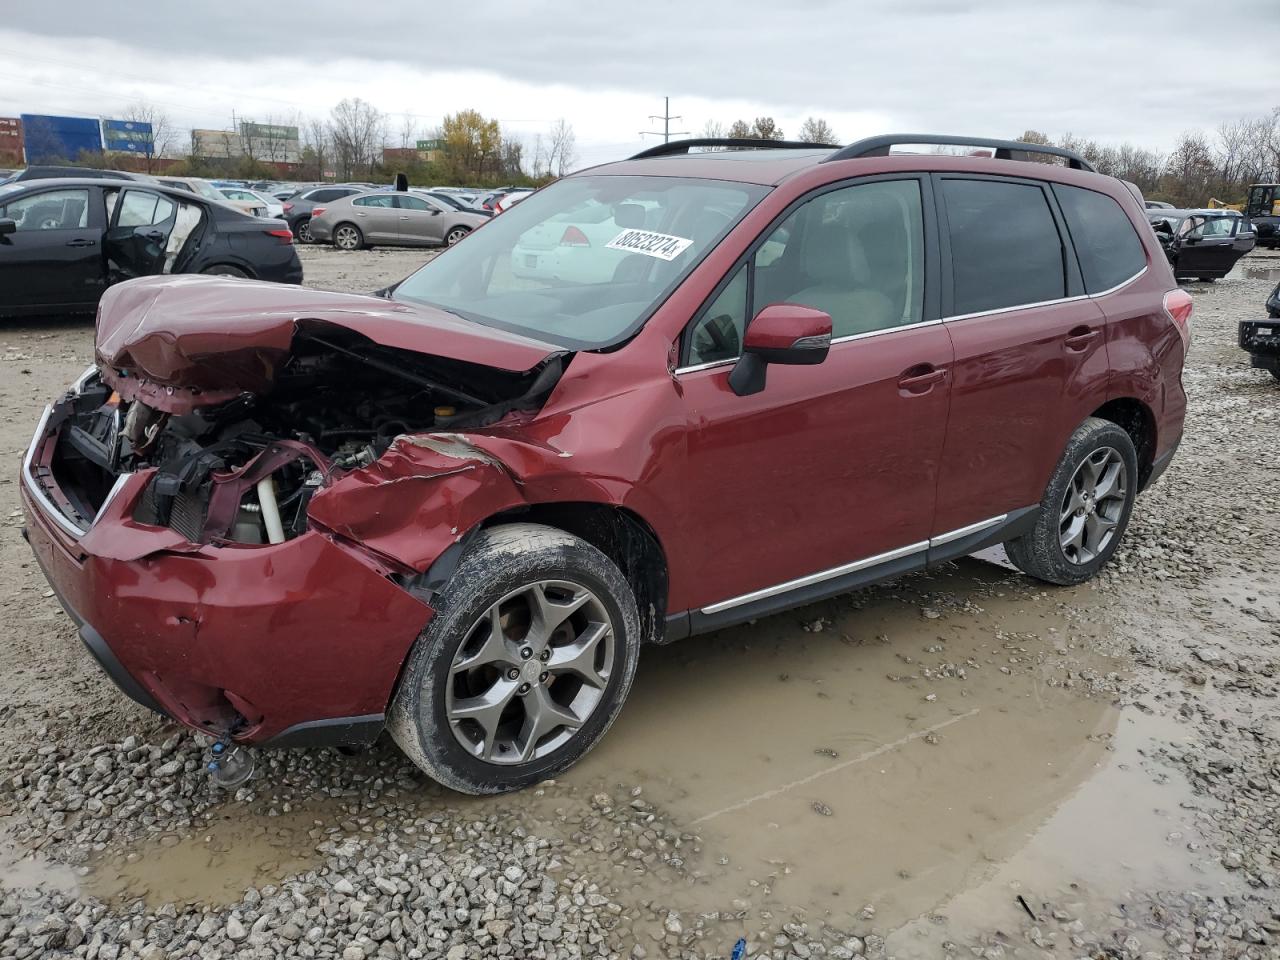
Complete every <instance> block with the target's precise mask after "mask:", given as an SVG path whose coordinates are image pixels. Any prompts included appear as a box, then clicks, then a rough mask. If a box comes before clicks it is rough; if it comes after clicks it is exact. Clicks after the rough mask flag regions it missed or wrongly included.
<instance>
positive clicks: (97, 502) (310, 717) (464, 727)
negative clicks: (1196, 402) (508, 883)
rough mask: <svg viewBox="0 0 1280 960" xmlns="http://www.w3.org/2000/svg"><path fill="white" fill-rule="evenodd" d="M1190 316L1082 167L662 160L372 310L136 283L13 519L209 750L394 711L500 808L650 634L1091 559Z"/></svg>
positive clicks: (447, 255) (91, 633)
mask: <svg viewBox="0 0 1280 960" xmlns="http://www.w3.org/2000/svg"><path fill="white" fill-rule="evenodd" d="M919 143H924V144H930V145H932V144H938V143H943V144H964V145H969V146H978V147H986V148H988V149H989V152H990V154H991V155H990V156H981V157H974V156H947V155H940V154H937V153H930V154H911V153H902V152H896V153H895V152H893V151H891V149H890V148H891V147H892V146H894V145H901V144H908V145H909V144H919ZM691 147H693V148H712V149H705V150H703V151H702V152H695V151H691V149H690V148H691ZM726 148H727V149H726ZM1030 158H1035V159H1040V160H1049V161H1054V160H1061V161H1065V164H1059V163H1057V162H1045V163H1033V162H1027V160H1028V159H1030ZM1190 314H1191V300H1190V297H1188V295H1187V294H1186V293H1184V292H1182V291H1180V290H1179V289H1178V286H1177V284H1176V283H1175V282H1174V278H1173V275H1172V274H1171V273H1170V271H1169V265H1168V263H1167V261H1166V259H1165V257H1164V254H1163V253H1162V251H1161V249H1160V245H1159V243H1158V242H1157V241H1156V238H1155V236H1154V234H1153V233H1152V232H1151V229H1150V227H1149V226H1148V225H1147V222H1146V217H1145V215H1144V212H1143V207H1142V203H1141V202H1140V198H1139V196H1138V195H1137V191H1136V189H1134V188H1131V187H1129V186H1127V185H1126V184H1124V183H1122V182H1120V181H1118V180H1115V179H1112V178H1110V177H1106V176H1101V175H1099V174H1097V173H1094V172H1092V171H1091V170H1090V168H1089V166H1088V164H1086V163H1085V162H1084V161H1083V160H1081V159H1080V158H1079V157H1078V156H1076V155H1074V154H1071V153H1069V152H1067V151H1063V150H1057V149H1054V148H1047V147H1037V146H1032V145H1029V144H1021V143H1010V142H1004V141H987V140H974V139H972V138H968V139H965V138H955V137H920V136H896V137H878V138H874V139H871V140H864V141H861V142H859V143H855V144H852V145H850V146H847V147H844V148H833V147H823V146H817V147H815V146H813V145H807V144H791V143H781V144H779V143H768V142H765V143H760V142H750V141H696V140H695V141H683V142H678V143H671V144H667V145H663V146H660V147H657V148H655V149H653V150H649V151H646V152H645V153H643V154H640V155H639V156H637V157H634V158H632V159H630V160H627V161H624V162H620V163H613V164H607V165H605V166H602V167H596V168H593V169H590V170H586V171H583V172H582V173H579V174H575V175H573V176H570V177H566V178H564V179H562V180H560V181H559V182H557V183H555V184H553V185H551V186H549V187H546V188H545V189H543V190H540V191H539V192H537V193H536V194H534V195H533V196H531V197H530V198H529V199H527V200H525V201H524V202H523V203H521V204H519V205H518V206H515V207H513V208H512V209H511V210H509V211H507V212H506V213H504V214H503V215H502V216H500V217H496V218H494V219H493V220H492V221H490V222H489V223H487V224H486V225H485V226H484V227H483V228H482V229H479V230H477V231H475V232H474V234H473V235H471V236H469V237H468V238H467V239H466V240H465V241H463V242H462V243H460V244H458V245H457V246H456V247H453V248H451V249H449V250H447V251H445V252H444V253H443V254H442V255H440V256H439V257H437V258H436V259H434V260H432V261H431V262H429V263H427V264H426V265H425V266H424V267H422V268H421V269H420V270H418V271H417V272H416V273H414V274H413V275H412V276H410V277H408V278H407V279H406V280H404V281H403V282H401V283H400V284H398V285H396V286H395V287H393V288H391V289H389V290H384V291H380V292H379V293H378V294H377V295H371V296H354V295H348V294H337V293H326V292H321V291H309V290H298V289H293V288H288V287H281V286H273V285H270V284H263V283H254V282H249V281H241V280H228V279H222V278H208V277H164V278H147V279H140V280H134V281H131V282H128V283H125V284H122V285H120V286H117V287H113V288H112V289H110V290H109V291H107V293H106V295H105V296H104V298H103V300H102V305H101V309H100V311H99V316H98V322H97V353H96V359H97V363H96V366H95V367H94V368H92V369H90V370H88V371H87V372H86V373H85V374H84V375H83V376H82V377H81V378H80V380H78V381H77V382H76V383H75V384H74V385H73V386H72V387H71V388H70V390H69V391H68V392H67V393H66V394H64V395H63V396H62V397H61V398H60V399H58V400H57V401H56V402H54V403H53V404H52V405H51V406H50V407H49V409H48V410H47V411H46V412H45V414H44V416H43V417H42V418H41V420H40V424H39V427H38V429H37V430H36V434H35V438H34V439H33V441H32V444H31V447H30V450H29V452H28V453H27V456H26V459H25V461H24V463H23V466H22V486H23V498H24V506H25V509H26V524H27V534H28V537H29V539H30V542H31V545H32V547H33V548H34V550H35V553H36V556H37V557H38V558H39V561H40V563H41V565H42V566H43V568H44V571H45V573H46V575H47V576H48V578H49V581H50V583H51V584H52V585H53V587H54V589H55V590H56V591H57V593H58V595H59V596H60V597H61V598H62V601H63V603H64V605H65V606H66V609H67V611H68V613H70V614H71V616H72V617H73V618H75V619H76V621H78V622H79V624H80V636H81V637H82V638H83V640H84V643H85V644H86V645H87V646H88V648H89V650H90V651H91V652H92V653H93V655H94V656H95V657H96V658H97V659H98V660H99V662H100V663H101V664H102V666H103V667H104V668H105V670H106V672H107V673H108V674H109V675H110V676H111V677H112V679H113V680H114V681H115V682H116V683H117V684H118V685H119V686H120V687H122V688H123V690H124V692H125V693H127V694H128V695H129V696H131V697H132V698H133V699H135V700H137V701H138V702H140V703H142V704H144V705H146V706H148V707H150V708H152V709H154V710H156V711H159V712H160V713H163V714H166V715H168V716H170V717H172V718H174V719H176V720H178V721H180V722H182V723H184V724H186V725H188V726H190V727H193V728H195V729H198V730H201V731H205V732H207V733H208V734H210V735H212V736H213V737H215V738H217V739H218V741H219V742H220V744H222V745H223V746H224V748H225V749H230V750H232V751H239V750H240V748H242V747H246V746H248V745H263V746H280V745H289V746H293V745H305V744H335V745H354V744H358V743H361V742H368V741H370V740H372V739H373V738H375V737H376V736H378V734H379V732H380V731H381V730H383V729H384V728H389V729H390V732H391V734H392V735H393V736H394V737H395V739H396V741H397V742H398V743H399V744H400V746H401V747H402V748H403V749H404V751H405V752H406V753H407V754H408V755H409V756H410V757H411V758H412V759H413V760H414V761H415V762H416V763H417V764H419V765H420V766H421V767H422V768H423V769H424V770H426V771H427V772H428V773H430V774H431V775H432V776H433V777H435V778H437V779H438V780H439V781H440V782H442V783H444V784H446V785H448V786H450V787H452V788H454V789H456V790H461V791H465V792H470V793H496V792H500V791H505V790H512V789H516V788H520V787H523V786H526V785H528V784H531V783H534V782H536V781H539V780H542V779H544V778H546V777H548V776H552V775H554V774H556V773H557V772H558V771H561V770H563V769H564V768H566V767H567V766H569V765H570V764H572V763H573V762H574V761H575V760H577V759H578V758H579V757H581V756H582V755H583V754H584V753H585V752H586V751H587V750H588V749H590V748H591V746H592V745H593V744H595V743H596V741H598V740H599V739H600V737H601V736H602V735H603V734H604V733H605V731H606V730H607V729H608V727H609V725H610V724H611V723H612V721H613V719H614V717H615V716H616V715H617V713H618V711H619V709H620V708H621V706H622V702H623V700H624V699H625V698H626V695H627V691H628V689H629V687H630V686H631V681H632V677H633V675H634V673H635V669H636V660H637V658H638V656H639V655H640V648H641V646H642V645H643V644H644V643H646V642H649V643H666V642H670V641H672V640H676V639H679V638H682V637H687V636H689V635H691V634H696V633H704V632H706V631H709V630H714V629H717V628H720V627H724V626H727V625H730V624H735V623H739V622H741V621H745V620H748V619H750V618H754V617H759V616H762V615H766V614H770V613H773V612H775V611H779V610H783V609H785V608H787V607H792V606H795V605H797V604H802V603H808V602H811V601H814V600H817V599H820V598H822V597H827V596H831V595H833V594H838V593H841V592H844V591H847V590H850V589H852V588H855V587H858V586H861V585H864V584H867V583H870V582H872V581H876V580H881V579H884V578H886V577H892V576H896V575H898V574H902V573H907V572H909V571H913V570H920V569H922V568H924V567H926V566H929V565H932V564H936V563H939V562H941V561H945V560H949V559H952V558H955V557H959V556H962V555H964V554H967V553H970V552H972V551H974V550H977V549H979V548H982V547H986V546H988V545H991V544H997V543H1003V544H1004V545H1005V548H1006V549H1007V551H1008V554H1009V556H1010V557H1011V558H1012V560H1013V562H1014V563H1016V564H1017V565H1018V566H1019V567H1020V568H1021V569H1022V570H1024V571H1026V572H1027V573H1028V574H1030V575H1032V576H1034V577H1038V578H1040V579H1042V580H1045V581H1048V582H1050V583H1057V584H1069V583H1077V582H1080V581H1082V580H1085V579H1087V578H1088V577H1090V576H1091V575H1093V574H1094V573H1095V572H1096V571H1097V570H1098V568H1099V567H1101V566H1102V565H1103V564H1104V563H1106V562H1107V560H1108V559H1109V558H1110V556H1111V555H1112V554H1113V553H1114V552H1115V550H1116V547H1117V544H1118V542H1119V540H1120V537H1121V536H1122V534H1123V532H1124V529H1125V524H1126V522H1127V520H1128V518H1129V513H1130V510H1131V509H1132V507H1133V503H1134V497H1135V496H1136V495H1137V494H1138V492H1139V491H1141V490H1142V489H1143V488H1144V487H1146V486H1147V485H1148V484H1150V483H1151V482H1152V481H1153V480H1154V479H1155V478H1156V477H1157V476H1158V475H1159V474H1160V473H1161V471H1163V470H1164V469H1165V468H1166V467H1167V466H1168V464H1169V461H1170V459H1171V458H1172V457H1173V454H1174V450H1175V449H1176V447H1177V445H1178V440H1179V437H1180V436H1181V432H1182V423H1183V414H1184V409H1185V404H1186V400H1185V395H1184V393H1183V388H1182V383H1181V371H1182V364H1183V358H1184V356H1185V353H1186V350H1187V347H1188V343H1189V338H1190V330H1189V320H1190Z"/></svg>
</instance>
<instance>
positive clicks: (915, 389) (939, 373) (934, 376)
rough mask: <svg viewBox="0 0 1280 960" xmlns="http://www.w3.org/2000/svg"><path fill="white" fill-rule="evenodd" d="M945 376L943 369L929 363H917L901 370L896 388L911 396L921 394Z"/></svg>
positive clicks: (945, 372)
mask: <svg viewBox="0 0 1280 960" xmlns="http://www.w3.org/2000/svg"><path fill="white" fill-rule="evenodd" d="M946 377H947V371H946V370H945V369H943V368H939V367H935V366H934V365H933V364H931V363H918V364H916V365H915V366H914V367H908V368H907V369H906V370H904V371H902V376H900V377H898V389H899V390H900V391H902V392H903V393H908V394H911V395H912V396H923V395H924V394H926V393H928V392H929V391H930V390H932V389H933V387H934V384H937V383H941V382H942V381H943V380H945V379H946Z"/></svg>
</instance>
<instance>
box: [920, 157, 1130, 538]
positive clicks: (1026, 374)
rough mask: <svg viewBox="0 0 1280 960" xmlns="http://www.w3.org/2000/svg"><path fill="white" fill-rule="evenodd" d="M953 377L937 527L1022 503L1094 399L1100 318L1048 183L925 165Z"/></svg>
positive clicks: (1036, 496) (1102, 358)
mask: <svg viewBox="0 0 1280 960" xmlns="http://www.w3.org/2000/svg"><path fill="white" fill-rule="evenodd" d="M934 183H935V190H936V194H937V197H938V216H939V221H940V223H941V224H942V229H941V238H942V243H943V250H942V265H943V272H944V275H945V279H944V282H943V311H944V314H945V317H946V319H945V321H944V326H945V327H946V329H947V331H948V332H949V333H950V335H951V342H952V343H953V344H954V346H955V364H954V375H955V379H954V383H953V384H952V388H951V409H950V414H949V416H948V420H947V437H946V444H945V447H944V450H943V455H942V467H941V471H940V475H939V481H938V508H937V520H936V523H935V529H936V530H937V531H938V532H939V534H945V533H946V532H949V531H955V530H959V529H962V528H964V527H968V526H970V525H974V524H980V523H986V522H988V521H993V525H994V521H995V520H996V519H997V518H1001V517H1003V515H1006V514H1011V513H1013V512H1014V511H1018V510H1020V509H1022V508H1027V507H1033V506H1035V505H1036V504H1038V503H1039V501H1040V498H1041V497H1042V496H1043V495H1044V490H1045V486H1046V485H1047V483H1048V479H1049V475H1050V473H1051V472H1052V470H1053V468H1054V466H1055V465H1056V464H1057V461H1058V459H1059V457H1061V455H1062V451H1063V449H1064V448H1065V446H1066V441H1067V438H1068V437H1069V436H1070V435H1071V433H1072V431H1073V430H1075V428H1076V427H1077V426H1078V425H1079V424H1080V422H1081V421H1083V420H1084V419H1085V417H1087V416H1089V414H1090V413H1092V412H1093V411H1094V410H1095V409H1097V408H1098V407H1100V406H1101V405H1102V404H1103V403H1104V402H1106V390H1107V376H1108V365H1107V353H1106V336H1105V333H1106V331H1105V325H1104V316H1103V314H1102V311H1101V310H1099V309H1098V307H1097V306H1096V305H1095V304H1094V302H1093V301H1092V300H1090V299H1089V298H1088V297H1087V296H1086V295H1085V292H1084V286H1083V282H1082V280H1081V278H1080V271H1079V267H1078V266H1077V265H1076V262H1075V258H1074V256H1073V255H1072V251H1071V247H1070V245H1069V241H1068V238H1067V233H1066V228H1065V225H1064V223H1063V221H1062V217H1061V214H1060V212H1059V210H1058V207H1057V203H1056V201H1055V200H1054V198H1053V195H1052V193H1051V191H1050V189H1049V186H1048V184H1045V183H1042V182H1040V181H1035V180H1020V179H1016V178H1006V177H977V176H973V175H967V176H964V175H951V174H935V175H934Z"/></svg>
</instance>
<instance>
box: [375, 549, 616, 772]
mask: <svg viewBox="0 0 1280 960" xmlns="http://www.w3.org/2000/svg"><path fill="white" fill-rule="evenodd" d="M430 603H431V606H432V607H433V608H434V610H435V614H434V616H432V617H431V619H430V620H429V621H428V622H427V625H426V628H425V629H424V630H423V631H422V634H421V635H420V636H419V637H418V641H417V643H416V644H414V647H413V649H412V650H411V651H410V653H409V657H408V660H407V661H406V663H405V668H404V672H403V675H402V676H401V678H400V685H399V687H398V688H397V689H396V693H395V696H394V697H393V699H392V702H391V709H390V711H389V713H388V717H387V728H388V730H389V731H390V732H391V735H392V736H393V737H394V738H395V740H396V743H398V744H399V745H400V748H401V749H402V750H404V752H405V753H406V754H407V755H408V757H409V759H411V760H412V761H413V762H414V763H416V764H417V765H418V766H419V767H421V768H422V769H423V770H424V771H426V772H427V773H428V774H430V775H431V776H432V777H433V778H435V779H436V780H437V781H439V782H440V783H442V784H444V785H445V786H447V787H450V788H452V789H454V790H458V791H460V792H462V793H472V794H486V793H505V792H507V791H510V790H519V789H520V788H522V787H526V786H529V785H531V784H534V783H538V782H539V781H541V780H545V779H546V778H547V777H553V776H556V775H557V774H558V773H559V772H560V771H562V770H564V769H566V768H567V767H569V766H571V765H572V764H574V763H575V762H576V761H577V760H578V759H579V758H580V757H581V756H582V755H583V754H585V753H586V752H587V751H588V750H590V749H591V748H592V747H593V746H594V745H595V744H596V742H597V741H598V740H599V739H600V738H601V737H602V736H604V734H605V732H606V731H607V730H608V729H609V726H610V725H611V724H612V723H613V720H614V718H615V717H616V716H617V715H618V711H619V710H620V709H621V707H622V702H623V700H624V699H625V698H626V696H627V692H628V691H629V690H630V688H631V680H632V678H633V677H634V676H635V669H636V661H637V659H638V657H639V651H640V635H641V628H640V616H639V614H638V612H637V609H636V600H635V596H634V594H633V593H632V589H631V585H630V584H629V583H628V582H627V580H626V578H625V577H623V575H622V572H621V571H620V570H619V569H618V567H617V565H615V564H614V563H613V562H612V561H611V560H610V559H609V557H607V556H606V555H605V554H603V553H602V552H601V551H600V550H598V549H597V548H596V547H594V546H592V545H591V544H589V543H587V542H586V541H584V540H581V539H579V538H578V537H575V536H572V535H570V534H568V533H566V532H564V531H563V530H557V529H555V528H553V527H546V526H542V525H540V524H532V523H508V524H502V525H500V526H494V527H489V528H486V529H483V530H480V531H478V532H476V533H475V534H474V535H473V539H472V540H471V542H470V544H469V545H468V547H467V550H466V553H464V554H463V557H462V560H461V561H460V562H459V564H458V568H457V570H456V571H455V572H454V574H453V575H452V577H450V579H449V582H448V583H447V584H446V585H445V586H444V587H443V588H442V589H441V590H440V591H439V592H438V593H436V594H435V595H434V596H433V597H432V598H431V601H430Z"/></svg>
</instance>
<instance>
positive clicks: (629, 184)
mask: <svg viewBox="0 0 1280 960" xmlns="http://www.w3.org/2000/svg"><path fill="white" fill-rule="evenodd" d="M768 191H769V188H768V187H763V186H758V185H756V184H746V183H729V182H725V181H720V180H695V179H683V178H676V177H609V176H596V177H571V178H569V179H567V180H561V181H560V182H558V183H555V184H552V185H551V186H549V187H547V188H546V189H544V190H540V191H538V192H537V193H535V194H533V195H531V196H529V198H528V199H527V200H524V201H522V202H521V203H519V204H517V205H516V206H514V207H512V208H511V209H510V210H508V211H507V212H506V213H503V214H500V215H499V216H497V217H494V218H493V220H491V221H489V222H487V223H486V224H485V225H484V226H483V227H482V228H478V229H477V230H475V231H474V233H473V234H472V235H471V236H470V237H468V238H467V239H466V241H465V242H464V243H460V244H458V246H456V247H454V248H452V249H449V250H447V251H446V252H445V253H443V254H441V255H440V256H439V257H437V258H436V259H434V260H432V261H430V262H429V263H427V264H426V265H425V266H423V267H422V268H421V269H420V270H418V272H417V273H415V274H413V275H412V276H410V277H409V278H408V279H406V280H405V281H404V282H403V283H401V284H400V286H399V287H398V288H397V289H396V291H395V293H394V295H393V298H394V299H396V300H404V301H409V302H418V303H427V304H431V305H432V306H437V307H442V308H443V309H445V310H449V311H451V312H453V313H456V314H459V315H460V316H463V317H465V318H467V319H468V320H473V321H475V322H477V323H483V324H486V325H488V326H494V327H499V328H501V329H504V330H511V331H514V332H516V333H521V334H524V335H526V336H530V337H533V338H534V339H538V340H546V341H550V342H552V343H557V344H561V345H563V346H567V347H571V348H574V349H583V348H586V349H590V348H593V347H603V346H607V345H609V344H613V343H617V342H618V341H620V340H623V339H626V338H627V337H628V336H630V335H631V334H632V333H634V332H635V331H636V330H637V329H639V327H640V325H641V324H643V323H644V321H645V320H646V319H647V318H648V316H649V314H650V313H652V312H653V310H654V309H656V307H657V306H658V305H659V304H660V303H661V302H662V301H663V300H664V299H665V298H666V296H667V295H668V294H669V293H670V292H671V291H672V290H673V289H674V288H675V287H676V285H677V284H679V283H680V281H681V280H683V279H684V278H685V277H686V276H688V274H689V272H690V271H691V270H692V269H693V268H694V267H695V266H696V265H697V264H698V262H699V261H701V260H702V258H703V257H704V256H705V255H706V254H707V252H708V251H710V250H711V248H712V247H714V246H715V245H716V244H717V243H718V242H719V241H720V239H721V238H722V237H723V236H724V235H725V234H726V233H728V232H729V230H730V228H732V227H733V225H734V224H736V223H737V222H738V221H739V220H740V219H742V217H743V216H744V215H745V214H746V213H747V211H748V210H750V209H751V208H752V207H754V206H755V205H756V204H757V203H759V202H760V200H761V198H763V197H764V195H765V194H766V193H768Z"/></svg>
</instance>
